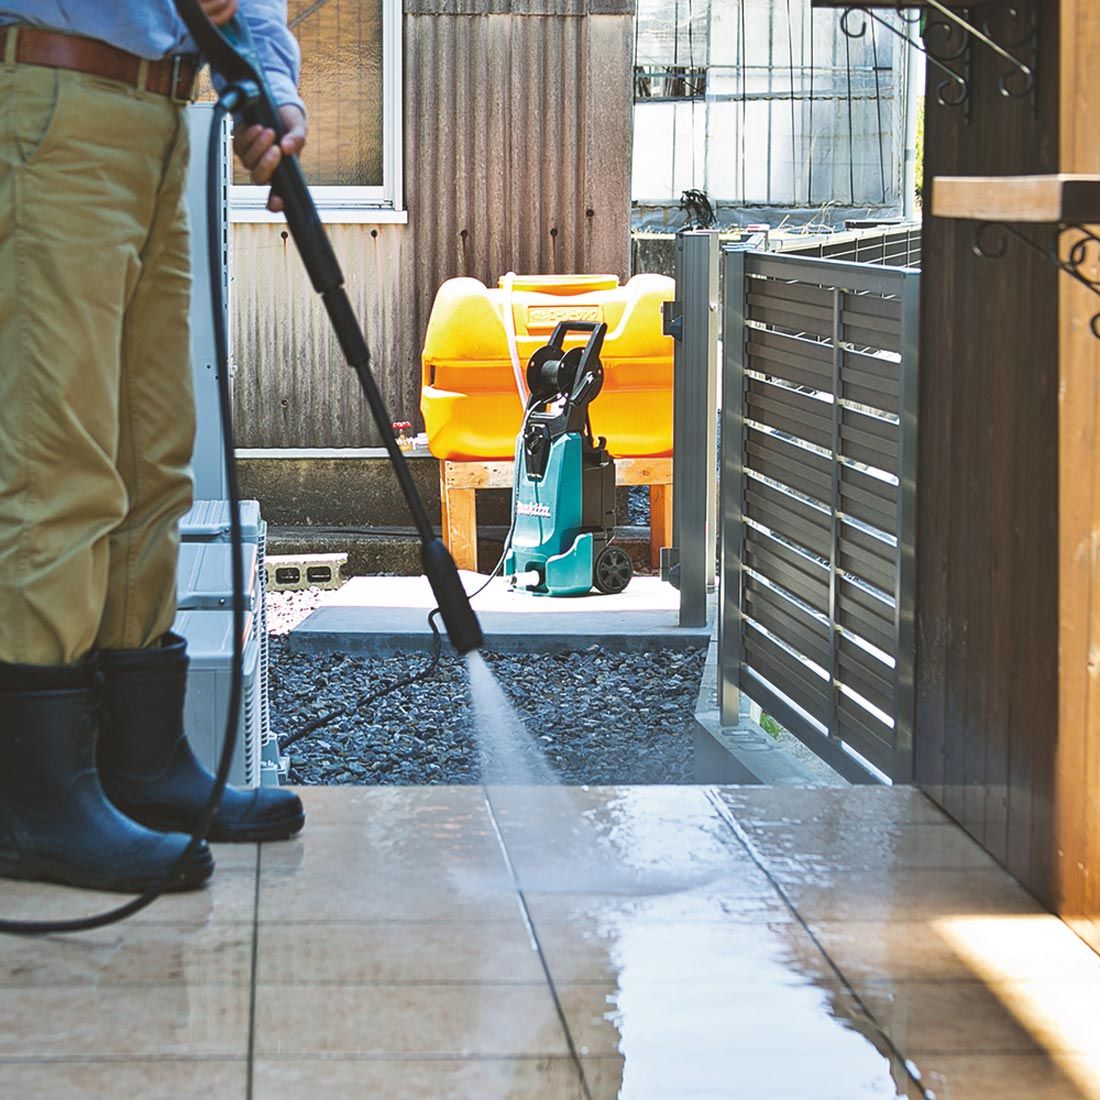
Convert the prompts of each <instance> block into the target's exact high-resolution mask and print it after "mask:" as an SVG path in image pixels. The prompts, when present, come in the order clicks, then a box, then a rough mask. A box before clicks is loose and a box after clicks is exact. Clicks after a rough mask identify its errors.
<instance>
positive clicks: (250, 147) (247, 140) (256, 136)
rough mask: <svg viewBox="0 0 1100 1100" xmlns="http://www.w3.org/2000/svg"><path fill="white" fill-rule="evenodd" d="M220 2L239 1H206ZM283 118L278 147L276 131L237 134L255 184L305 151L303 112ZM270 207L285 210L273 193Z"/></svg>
mask: <svg viewBox="0 0 1100 1100" xmlns="http://www.w3.org/2000/svg"><path fill="white" fill-rule="evenodd" d="M218 2H224V3H228V4H233V5H234V6H236V0H204V4H205V5H206V6H211V5H213V4H215V3H218ZM279 115H280V117H281V118H282V120H283V126H285V127H286V133H285V134H284V135H283V138H282V141H280V142H278V144H276V142H275V131H274V130H270V129H265V128H264V127H263V126H245V127H243V128H240V129H238V130H237V131H236V133H235V134H234V135H233V148H234V150H236V153H237V156H238V157H240V159H241V163H242V164H243V165H244V166H245V168H247V169H248V171H249V173H250V174H251V176H252V182H253V183H258V184H260V185H263V184H265V183H270V182H271V177H272V176H273V175H274V174H275V169H276V168H278V167H279V161H280V160H282V159H283V156H284V155H286V156H288V157H289V156H294V155H296V154H297V153H300V152H301V151H302V150H303V149H304V148H305V144H306V116H305V113H304V112H303V111H302V109H301V108H300V107H295V106H293V105H288V106H286V107H280V108H279ZM267 208H268V210H273V211H276V212H278V211H279V210H282V208H283V200H282V199H280V198H279V196H278V195H276V194H274V193H272V194H271V195H270V196H268V200H267Z"/></svg>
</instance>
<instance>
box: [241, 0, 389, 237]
mask: <svg viewBox="0 0 1100 1100" xmlns="http://www.w3.org/2000/svg"><path fill="white" fill-rule="evenodd" d="M287 18H288V23H289V26H290V28H291V30H292V31H293V32H294V34H295V35H296V36H297V38H298V43H299V45H300V46H301V49H302V72H301V77H300V79H299V89H300V91H301V93H302V99H304V100H305V103H306V108H307V110H308V111H309V141H308V142H307V144H306V148H305V151H304V152H303V154H302V168H303V170H304V171H305V174H306V179H307V180H309V183H310V187H311V190H312V191H313V197H314V200H315V201H316V203H317V206H318V208H319V210H320V212H321V217H322V219H323V220H325V221H330V222H377V221H404V220H405V215H404V211H403V210H401V206H402V188H401V5H400V0H290V2H289V4H288V12H287ZM236 171H237V177H236V183H235V186H234V187H233V189H232V193H231V207H230V208H231V211H232V215H231V216H232V220H234V221H267V220H269V219H270V218H273V217H275V216H274V215H270V214H268V213H267V211H266V209H265V204H266V201H267V188H266V187H253V186H250V185H248V184H247V177H245V176H244V174H243V172H242V170H241V168H240V166H239V165H238V166H237V169H236ZM278 217H279V218H280V219H281V217H282V215H278Z"/></svg>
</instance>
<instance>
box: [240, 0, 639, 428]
mask: <svg viewBox="0 0 1100 1100" xmlns="http://www.w3.org/2000/svg"><path fill="white" fill-rule="evenodd" d="M632 3H633V0H587V4H585V0H557V2H555V0H438V2H433V0H408V2H407V4H406V8H405V30H404V36H405V58H404V66H405V84H404V91H405V104H404V109H405V164H404V170H405V198H406V206H407V209H408V211H409V224H408V225H407V226H400V225H375V226H371V225H338V226H330V227H329V228H330V231H331V234H332V238H333V241H334V244H335V247H336V251H337V254H338V256H339V258H340V261H341V263H342V264H343V266H344V272H345V275H346V277H347V282H348V286H349V288H350V290H351V294H352V300H353V302H354V303H355V305H356V307H357V308H358V310H359V312H360V316H362V317H363V318H364V321H365V323H366V327H367V336H368V340H369V343H370V346H371V350H372V353H373V355H374V360H375V370H376V373H377V375H378V378H379V382H380V385H381V387H382V390H383V393H384V395H385V397H386V399H387V401H388V402H389V404H390V407H391V409H392V411H393V413H394V415H395V416H396V417H399V418H400V419H408V420H413V421H415V422H418V421H419V409H418V405H419V400H420V348H421V343H422V340H423V335H424V329H425V327H426V325H427V320H428V313H429V311H430V309H431V303H432V300H433V298H434V296H435V292H436V289H437V288H438V286H439V284H440V283H441V282H443V281H444V280H445V279H448V278H452V277H454V276H456V275H470V276H473V277H474V278H478V279H481V280H483V281H486V282H491V281H495V280H496V279H497V278H498V277H499V276H500V275H502V274H504V273H505V272H507V271H508V270H509V269H514V270H516V271H517V272H520V273H525V274H530V273H556V272H570V271H592V272H594V271H599V272H605V271H606V272H611V273H613V274H617V275H619V276H620V277H624V276H625V275H626V274H627V268H628V264H629V227H630V152H631V149H630V146H631V110H632V106H631V57H632V49H633V39H632V27H633V17H632V15H631V14H630V13H631V10H632ZM457 9H463V10H461V11H459V10H457ZM233 310H234V350H235V354H236V359H237V374H236V380H235V387H234V388H235V394H236V410H235V419H236V428H237V441H238V444H239V445H240V446H243V447H353V446H366V445H371V444H376V443H377V442H378V437H377V435H376V433H375V431H374V429H373V426H372V425H371V424H370V423H369V422H368V417H367V415H366V410H365V408H364V406H363V404H362V402H361V400H360V398H359V395H358V391H357V389H356V387H355V385H354V384H353V381H352V377H351V374H350V372H349V371H348V370H347V368H346V367H345V366H344V364H343V362H342V360H341V358H340V355H339V349H338V348H337V347H336V345H335V341H334V340H333V339H332V338H331V336H330V335H329V331H328V326H327V322H326V320H325V318H324V314H323V310H322V309H321V306H320V304H319V302H318V301H317V299H316V298H315V296H314V294H313V292H312V289H311V288H310V286H309V283H308V280H307V279H306V278H305V276H304V274H303V272H302V269H301V264H300V263H299V261H298V257H297V255H296V254H295V252H294V249H293V245H292V243H291V242H290V241H289V240H286V239H285V238H284V237H283V230H282V227H281V226H279V225H236V226H235V227H234V230H233Z"/></svg>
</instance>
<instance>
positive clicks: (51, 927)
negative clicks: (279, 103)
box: [0, 86, 248, 936]
mask: <svg viewBox="0 0 1100 1100" xmlns="http://www.w3.org/2000/svg"><path fill="white" fill-rule="evenodd" d="M247 98H248V96H247V93H246V92H245V91H244V90H242V89H240V88H238V87H237V86H231V87H229V88H226V90H225V91H224V92H223V93H222V96H221V98H220V99H219V100H218V101H217V103H215V104H214V112H213V118H212V120H211V125H210V140H209V144H208V146H207V204H208V210H209V211H210V213H211V215H212V214H213V211H215V210H217V209H218V204H219V203H220V201H221V194H220V190H221V180H220V179H219V178H218V175H217V173H216V172H215V168H216V166H217V163H218V151H219V146H220V143H221V135H222V124H223V122H224V120H225V116H226V115H227V114H229V113H231V112H233V111H236V110H239V109H240V108H241V107H243V106H244V105H245V103H246V101H247ZM207 223H208V227H209V239H208V251H209V254H210V298H211V305H212V307H213V310H214V342H215V345H216V346H217V366H218V370H217V376H218V377H217V380H218V404H219V413H220V417H221V431H222V451H223V454H224V456H225V471H226V486H227V495H228V497H229V531H230V541H231V544H232V546H233V555H232V557H233V561H232V577H233V664H232V667H231V673H230V686H229V707H228V712H227V714H226V719H225V738H224V740H223V743H222V751H221V756H220V757H219V759H218V770H217V774H216V775H215V777H214V786H213V788H212V789H211V792H210V798H209V799H208V800H207V803H206V806H205V808H204V809H203V812H202V814H201V816H200V817H199V820H198V822H197V824H196V825H195V829H194V831H193V832H192V834H191V841H190V843H189V844H188V845H187V847H186V849H185V850H184V852H183V854H182V855H181V856H180V857H179V859H177V860H176V862H175V863H174V864H172V866H171V868H169V870H168V871H166V872H165V874H164V877H163V878H162V879H161V880H160V881H159V882H157V883H154V884H153V885H152V886H150V887H149V889H148V890H146V891H145V893H144V894H142V895H141V896H140V897H136V898H134V899H133V900H132V901H128V902H126V903H124V904H123V905H119V906H117V907H116V908H114V909H108V910H107V911H106V912H104V913H97V914H95V915H94V916H90V917H80V918H78V919H76V920H58V921H15V920H0V933H9V934H11V935H17V936H47V935H59V934H62V933H67V932H88V931H91V930H92V929H93V928H102V927H103V926H104V925H107V924H114V923H115V922H116V921H120V920H124V919H125V918H126V917H132V916H133V915H134V914H135V913H139V912H140V911H141V910H142V909H145V908H146V907H148V906H150V905H152V904H153V902H154V901H156V900H157V898H159V897H160V896H161V894H163V893H164V891H165V889H166V888H167V886H168V884H169V883H170V882H172V880H173V879H175V878H176V876H177V874H178V873H179V872H180V870H181V869H182V868H183V866H184V864H185V863H186V862H187V861H188V860H189V859H190V858H191V855H192V854H193V853H194V852H195V851H196V849H197V848H198V847H199V845H200V844H202V842H203V841H204V840H205V839H206V834H207V832H209V830H210V822H211V821H212V820H213V818H214V814H215V813H216V812H217V809H218V803H219V802H221V798H222V793H223V792H224V791H225V785H226V782H227V781H228V779H229V769H230V767H231V766H232V763H233V755H234V753H235V751H236V747H237V725H238V723H239V721H240V716H241V698H242V696H243V694H244V676H243V671H242V670H243V665H244V566H243V563H242V561H241V552H240V548H241V544H242V541H243V536H242V532H241V507H240V504H241V501H240V498H241V493H240V486H239V484H238V481H237V462H236V453H235V449H234V443H233V416H232V411H231V408H230V392H229V350H228V342H227V338H226V331H225V312H224V304H223V302H222V283H221V276H222V272H221V262H220V257H221V247H222V246H221V240H220V237H219V233H218V225H217V219H216V218H214V217H213V216H210V217H208V218H207Z"/></svg>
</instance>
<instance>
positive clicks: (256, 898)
mask: <svg viewBox="0 0 1100 1100" xmlns="http://www.w3.org/2000/svg"><path fill="white" fill-rule="evenodd" d="M263 852H264V848H263V845H262V844H257V845H256V884H255V887H254V889H253V893H252V966H251V971H250V974H249V982H248V1064H247V1065H246V1067H245V1094H244V1095H245V1100H252V1093H253V1076H254V1070H255V1062H256V976H257V971H258V962H259V951H260V877H261V875H262V873H263Z"/></svg>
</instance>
